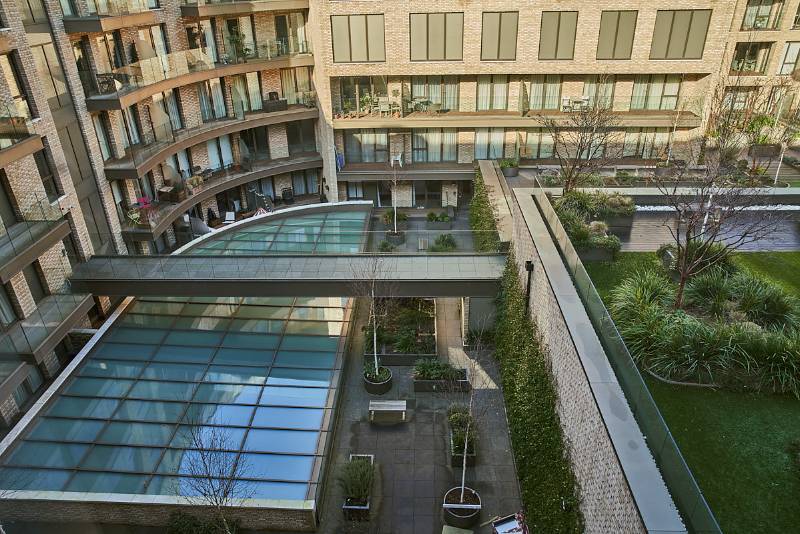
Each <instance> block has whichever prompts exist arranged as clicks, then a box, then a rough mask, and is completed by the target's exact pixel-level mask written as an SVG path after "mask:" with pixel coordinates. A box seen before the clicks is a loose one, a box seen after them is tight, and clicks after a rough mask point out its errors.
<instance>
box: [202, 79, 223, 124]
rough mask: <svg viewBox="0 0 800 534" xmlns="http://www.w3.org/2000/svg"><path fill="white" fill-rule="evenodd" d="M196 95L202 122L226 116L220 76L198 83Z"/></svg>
mask: <svg viewBox="0 0 800 534" xmlns="http://www.w3.org/2000/svg"><path fill="white" fill-rule="evenodd" d="M197 97H198V99H199V100H200V117H201V118H202V119H203V122H210V121H213V120H216V119H224V118H225V117H227V116H228V113H227V111H226V109H225V93H224V91H223V88H222V81H221V80H220V78H211V79H210V80H206V81H204V82H200V83H198V84H197Z"/></svg>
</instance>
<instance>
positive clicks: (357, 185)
mask: <svg viewBox="0 0 800 534" xmlns="http://www.w3.org/2000/svg"><path fill="white" fill-rule="evenodd" d="M361 198H364V184H362V183H361V182H347V200H353V199H361Z"/></svg>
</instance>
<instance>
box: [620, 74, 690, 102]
mask: <svg viewBox="0 0 800 534" xmlns="http://www.w3.org/2000/svg"><path fill="white" fill-rule="evenodd" d="M680 90H681V75H680V74H651V75H646V74H645V75H641V76H636V77H635V78H634V80H633V94H632V95H631V109H634V110H636V109H676V108H677V106H678V96H679V94H680Z"/></svg>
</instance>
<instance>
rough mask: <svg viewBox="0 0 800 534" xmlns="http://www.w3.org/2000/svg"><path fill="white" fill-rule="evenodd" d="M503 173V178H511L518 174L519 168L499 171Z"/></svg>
mask: <svg viewBox="0 0 800 534" xmlns="http://www.w3.org/2000/svg"><path fill="white" fill-rule="evenodd" d="M500 170H501V171H503V176H505V177H506V178H511V177H513V176H516V175H518V174H519V167H507V168H505V169H500Z"/></svg>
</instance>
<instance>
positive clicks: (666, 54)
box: [649, 9, 714, 61]
mask: <svg viewBox="0 0 800 534" xmlns="http://www.w3.org/2000/svg"><path fill="white" fill-rule="evenodd" d="M686 12H689V13H691V16H690V17H689V24H688V26H687V30H686V40H685V41H684V43H683V53H682V54H681V56H680V57H670V55H669V49H670V44H671V43H672V38H673V29H674V25H675V15H676V14H677V13H686ZM661 13H671V14H672V16H671V18H670V21H669V29H668V31H667V40H666V47H665V50H664V57H656V56H654V55H653V47H654V45H655V42H656V40H655V36H656V31H658V16H659V15H660V14H661ZM698 13H708V24H707V25H706V31H705V34H704V36H703V44H702V46H701V47H700V56H698V57H686V49H687V48H688V46H689V37H690V35H691V33H692V27H693V24H694V18H695V16H696V15H697V14H698ZM713 15H714V11H713V10H712V9H659V10H658V11H656V27H655V28H654V30H653V35H652V36H651V38H650V56H649V59H650V60H652V61H698V60H702V59H703V56H704V55H705V51H706V43H707V42H708V30H709V28H711V17H712V16H713Z"/></svg>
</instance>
